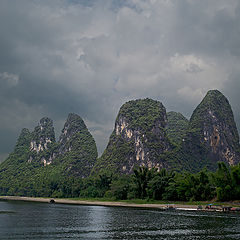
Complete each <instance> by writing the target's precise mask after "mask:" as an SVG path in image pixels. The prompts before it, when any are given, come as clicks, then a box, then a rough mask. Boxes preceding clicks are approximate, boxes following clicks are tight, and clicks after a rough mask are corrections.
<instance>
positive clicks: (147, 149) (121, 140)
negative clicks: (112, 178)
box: [95, 99, 171, 173]
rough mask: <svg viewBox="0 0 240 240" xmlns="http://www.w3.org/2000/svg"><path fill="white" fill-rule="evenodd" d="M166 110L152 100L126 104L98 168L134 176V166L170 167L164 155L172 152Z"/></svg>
mask: <svg viewBox="0 0 240 240" xmlns="http://www.w3.org/2000/svg"><path fill="white" fill-rule="evenodd" d="M166 123H167V115H166V109H165V107H164V106H163V105H162V103H160V102H158V101H154V100H151V99H143V100H135V101H130V102H127V103H125V104H124V105H123V106H122V107H121V109H120V111H119V114H118V116H117V119H116V122H115V128H114V131H113V133H112V135H111V137H110V140H109V143H108V146H107V148H106V150H105V151H104V153H103V155H102V157H101V158H100V159H99V160H98V162H97V164H96V167H95V168H96V169H98V168H100V169H101V168H104V166H105V168H109V169H112V170H114V171H117V172H120V173H132V172H133V169H134V167H137V166H146V167H148V168H153V167H155V168H158V169H159V168H162V167H167V163H165V162H164V161H163V160H162V157H161V156H162V154H163V153H165V152H166V151H169V150H170V149H171V144H170V142H169V140H168V138H167V137H166V132H165V126H166Z"/></svg>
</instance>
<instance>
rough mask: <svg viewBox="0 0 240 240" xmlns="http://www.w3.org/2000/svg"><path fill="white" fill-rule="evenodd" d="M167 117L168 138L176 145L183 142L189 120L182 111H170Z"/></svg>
mask: <svg viewBox="0 0 240 240" xmlns="http://www.w3.org/2000/svg"><path fill="white" fill-rule="evenodd" d="M167 119H168V124H167V127H166V130H167V136H168V138H169V139H170V141H171V142H172V143H174V144H175V145H179V144H181V143H182V141H183V139H184V137H185V135H186V131H187V129H188V124H189V121H188V120H187V119H186V118H185V117H184V116H183V115H182V114H181V113H177V112H168V113H167Z"/></svg>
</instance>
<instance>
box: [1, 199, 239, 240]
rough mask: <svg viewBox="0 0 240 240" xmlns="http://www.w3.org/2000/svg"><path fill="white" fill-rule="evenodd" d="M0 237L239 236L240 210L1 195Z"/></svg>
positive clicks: (190, 238)
mask: <svg viewBox="0 0 240 240" xmlns="http://www.w3.org/2000/svg"><path fill="white" fill-rule="evenodd" d="M0 239H17V240H21V239H169V240H170V239H171V240H172V239H173V240H174V239H178V240H193V239H194V240H195V239H196V240H198V239H204V240H205V239H226V240H227V239H240V214H223V213H205V212H195V211H157V210H147V209H146V210H144V209H135V208H117V207H100V206H80V205H61V204H46V203H26V202H10V201H9V202H5V201H0Z"/></svg>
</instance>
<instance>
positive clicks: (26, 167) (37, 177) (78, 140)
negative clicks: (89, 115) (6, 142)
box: [0, 114, 97, 196]
mask: <svg viewBox="0 0 240 240" xmlns="http://www.w3.org/2000/svg"><path fill="white" fill-rule="evenodd" d="M64 128H65V129H64V130H66V131H63V135H64V136H61V137H60V138H61V139H62V141H61V142H57V143H56V142H54V139H55V138H54V130H53V127H52V121H51V120H50V119H48V118H43V119H41V121H40V124H39V126H37V127H36V128H35V130H34V132H33V133H30V132H29V130H27V129H23V130H22V132H21V134H20V136H19V138H18V141H17V144H16V147H15V149H14V151H13V152H12V153H11V154H10V155H9V157H8V158H7V159H6V160H5V161H4V162H3V163H2V164H1V165H0V194H1V195H23V196H24V195H27V196H50V195H54V194H60V193H56V191H55V188H56V186H58V185H60V184H62V185H63V186H65V185H68V187H67V189H71V191H72V186H71V184H72V183H73V182H76V181H80V180H76V179H78V178H79V179H82V178H85V177H87V176H89V174H90V171H91V169H92V167H93V165H94V163H95V161H96V158H97V148H96V144H95V141H94V139H93V137H92V135H91V134H90V133H89V131H88V130H87V128H86V125H85V124H84V122H83V120H82V119H81V118H80V117H79V116H78V115H76V114H70V115H69V117H68V119H67V122H66V124H65V126H64ZM46 139H50V140H52V141H53V142H51V143H48V144H47V145H45V146H47V148H45V146H44V144H45V143H46V141H45V140H46ZM38 140H39V141H38ZM31 141H32V142H37V144H40V145H41V144H42V147H43V150H40V151H39V152H37V151H36V150H34V149H32V148H31V146H30V142H31ZM36 146H37V147H38V146H39V145H36ZM60 150H61V151H60ZM43 160H45V161H46V162H48V163H49V164H45V166H44V162H43ZM75 178H76V179H75ZM65 182H66V183H65ZM62 191H63V192H64V193H63V194H65V195H66V192H67V191H68V190H66V189H64V190H62ZM69 191H70V190H69ZM54 192H55V193H54ZM66 196H68V195H66Z"/></svg>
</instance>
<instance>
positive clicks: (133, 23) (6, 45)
mask: <svg viewBox="0 0 240 240" xmlns="http://www.w3.org/2000/svg"><path fill="white" fill-rule="evenodd" d="M239 23H240V3H239V1H238V0H212V1H208V0H202V1H197V0H179V1H176V0H128V1H116V0H112V1H111V0H103V1H94V0H91V1H87V0H86V1H84V0H74V1H73V0H72V1H70V0H68V1H67V0H51V1H47V0H41V1H40V0H34V1H30V0H22V1H18V0H12V1H9V0H2V1H1V2H0V31H1V37H0V49H1V55H0V101H1V105H0V111H1V118H0V133H1V134H0V141H1V142H0V143H1V144H0V156H6V155H5V154H7V153H9V152H10V151H11V150H12V149H13V146H14V144H15V141H16V137H17V135H18V134H19V132H20V130H21V128H23V127H28V128H30V129H31V128H33V127H34V126H35V125H36V124H37V122H38V120H39V119H40V118H41V117H43V116H49V117H51V118H52V119H53V120H54V121H55V128H56V130H57V132H59V131H60V130H61V128H62V127H63V123H64V121H65V119H66V117H67V115H68V113H69V112H75V113H77V114H79V115H80V116H82V117H83V118H84V120H85V121H86V123H87V125H88V127H89V129H90V131H91V133H92V134H93V135H94V137H95V139H96V142H97V145H98V149H99V152H100V153H101V152H102V151H103V149H104V148H105V145H106V143H107V141H108V138H109V136H110V133H111V131H112V129H113V127H114V120H115V117H116V114H117V112H118V109H119V107H120V106H121V105H122V104H123V103H124V102H125V101H127V100H130V99H135V98H145V97H150V98H153V99H157V100H160V101H162V102H163V104H164V105H165V106H166V107H167V110H175V111H180V112H182V113H183V114H184V115H186V116H187V117H189V116H190V115H191V113H192V111H193V110H194V108H195V107H196V105H197V104H198V103H199V102H200V101H201V99H202V98H203V96H204V95H205V94H206V92H207V91H208V90H209V89H219V90H220V91H222V92H223V93H224V94H225V95H226V96H227V97H228V99H229V100H230V103H231V105H232V107H233V110H234V115H235V120H236V121H237V124H238V126H239V127H240V105H239V91H240V69H239V66H240V41H239V40H240V24H239Z"/></svg>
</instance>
